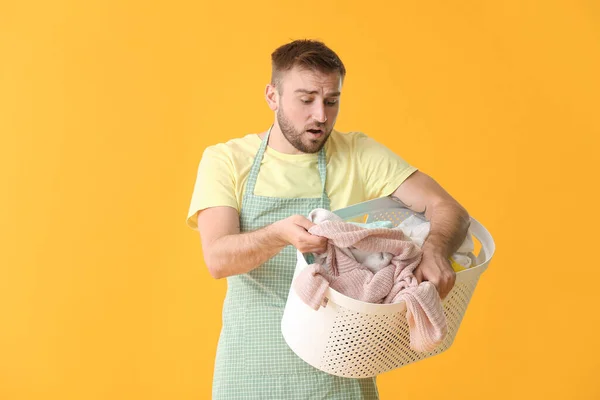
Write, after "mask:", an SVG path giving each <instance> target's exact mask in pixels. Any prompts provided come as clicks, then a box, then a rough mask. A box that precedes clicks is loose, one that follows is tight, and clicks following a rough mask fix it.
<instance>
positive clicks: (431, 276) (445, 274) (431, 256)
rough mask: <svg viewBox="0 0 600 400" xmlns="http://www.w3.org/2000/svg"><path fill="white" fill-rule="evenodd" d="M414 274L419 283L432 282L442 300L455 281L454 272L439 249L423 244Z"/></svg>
mask: <svg viewBox="0 0 600 400" xmlns="http://www.w3.org/2000/svg"><path fill="white" fill-rule="evenodd" d="M414 274H415V277H416V278H417V282H419V283H421V282H422V281H429V282H431V283H433V285H434V286H435V287H436V289H437V291H438V293H439V295H440V298H441V299H442V300H443V299H445V298H446V296H447V295H448V293H450V290H452V287H454V282H455V281H456V272H454V270H453V269H452V265H451V264H450V260H448V259H447V258H446V257H444V255H443V254H442V253H441V252H440V251H436V250H434V249H432V248H431V247H428V246H423V258H422V259H421V263H420V264H419V266H418V267H417V268H416V269H415V271H414Z"/></svg>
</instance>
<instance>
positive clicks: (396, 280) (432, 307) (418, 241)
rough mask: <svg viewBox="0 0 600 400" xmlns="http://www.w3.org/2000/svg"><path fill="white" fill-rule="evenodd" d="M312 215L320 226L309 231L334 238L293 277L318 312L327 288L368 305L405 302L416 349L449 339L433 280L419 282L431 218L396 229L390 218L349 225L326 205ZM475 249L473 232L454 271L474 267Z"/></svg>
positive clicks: (302, 295) (412, 220) (426, 348)
mask: <svg viewBox="0 0 600 400" xmlns="http://www.w3.org/2000/svg"><path fill="white" fill-rule="evenodd" d="M308 219H309V220H311V221H312V222H313V223H315V224H316V225H314V226H313V227H311V228H310V229H309V233H311V234H313V235H317V236H322V237H326V238H328V239H329V240H328V245H327V250H326V251H325V253H322V254H313V255H314V263H312V264H310V265H309V266H308V267H306V268H305V269H304V270H302V271H301V273H300V274H299V275H298V277H297V278H296V279H295V280H294V289H295V290H296V293H297V294H298V296H299V297H300V298H301V300H302V301H304V302H305V303H306V304H308V305H309V306H310V307H312V308H313V309H315V310H318V309H319V307H320V306H321V305H324V300H325V292H326V290H327V288H328V287H331V288H332V289H334V290H336V291H338V292H340V293H342V294H344V295H346V296H348V297H351V298H354V299H357V300H361V301H365V302H369V303H379V304H389V303H398V302H401V301H405V302H406V306H407V312H406V318H407V321H408V325H409V330H410V343H411V348H413V350H415V351H431V350H433V349H434V348H435V347H437V346H438V345H439V344H440V343H441V342H442V341H443V340H444V338H445V336H446V334H447V330H448V329H447V324H446V317H445V315H444V312H443V308H442V302H441V299H440V297H439V294H438V292H437V290H436V288H435V286H434V285H433V284H432V283H431V282H428V281H424V282H421V284H419V283H418V282H417V279H416V278H415V276H414V273H413V271H414V270H415V269H416V268H417V266H418V265H419V263H420V262H421V258H422V254H423V252H422V250H421V246H422V245H423V242H424V240H425V239H426V237H427V235H428V234H429V227H430V226H429V222H427V221H424V220H422V219H420V218H418V217H416V216H411V217H410V218H407V219H406V220H405V221H403V222H402V223H401V224H400V225H399V226H398V227H396V228H393V225H392V224H391V222H389V221H377V222H375V223H371V224H358V223H350V222H345V221H343V220H342V219H341V218H340V217H338V216H337V215H336V214H334V213H332V212H330V211H328V210H325V209H315V210H313V211H311V212H310V214H309V216H308ZM472 247H473V241H472V239H471V235H470V232H469V235H467V238H466V239H465V242H464V243H463V245H462V246H461V248H459V249H458V251H457V252H456V254H454V255H453V260H451V262H452V264H453V267H454V268H455V270H456V269H460V268H463V269H464V268H469V267H470V266H473V265H474V263H475V258H474V256H473V255H472V253H469V252H471V251H472Z"/></svg>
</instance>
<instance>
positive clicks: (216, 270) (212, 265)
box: [204, 254, 226, 279]
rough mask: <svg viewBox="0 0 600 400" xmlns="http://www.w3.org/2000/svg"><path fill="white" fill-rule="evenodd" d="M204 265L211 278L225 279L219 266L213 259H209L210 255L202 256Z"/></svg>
mask: <svg viewBox="0 0 600 400" xmlns="http://www.w3.org/2000/svg"><path fill="white" fill-rule="evenodd" d="M204 264H205V265H206V268H207V269H208V273H209V274H210V276H212V277H213V278H215V279H222V278H225V277H226V275H225V273H224V271H223V268H221V265H220V264H219V263H218V262H217V261H216V260H215V259H214V257H211V256H210V254H204Z"/></svg>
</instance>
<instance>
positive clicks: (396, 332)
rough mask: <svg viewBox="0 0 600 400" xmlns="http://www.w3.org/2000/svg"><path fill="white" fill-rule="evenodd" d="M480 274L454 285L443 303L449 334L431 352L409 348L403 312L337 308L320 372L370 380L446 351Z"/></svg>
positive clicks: (454, 335)
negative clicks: (376, 311) (388, 312)
mask: <svg viewBox="0 0 600 400" xmlns="http://www.w3.org/2000/svg"><path fill="white" fill-rule="evenodd" d="M478 280H479V275H477V276H476V277H475V278H473V279H470V280H467V281H463V282H460V283H457V284H456V285H455V286H454V288H453V290H452V292H451V293H450V294H449V295H448V297H447V298H446V300H445V301H444V303H443V306H444V314H445V315H446V320H447V323H448V335H447V336H446V338H445V339H444V341H443V343H442V344H440V345H439V346H438V347H437V348H436V349H435V350H434V351H432V352H427V353H418V352H416V351H414V350H412V349H411V348H410V332H409V327H408V323H407V321H406V316H405V313H394V314H383V315H374V314H367V313H361V312H357V311H353V310H349V309H346V308H343V307H339V312H338V314H337V316H336V320H335V322H334V324H333V328H332V329H331V331H330V333H329V340H328V341H327V344H326V346H325V350H324V353H323V357H322V359H321V365H320V367H319V369H321V370H323V371H325V372H328V373H330V374H333V375H338V376H343V377H347V378H367V377H373V376H376V375H378V374H381V373H383V372H387V371H390V370H393V369H396V368H399V367H402V366H404V365H408V364H410V363H413V362H415V361H419V360H422V359H424V358H427V357H431V356H434V355H437V354H440V353H441V352H443V351H445V350H446V349H448V348H449V347H450V345H451V344H452V342H453V341H454V339H455V337H456V334H457V332H458V328H459V326H460V323H461V321H462V319H463V317H464V314H465V312H466V309H467V306H468V304H469V300H470V299H471V296H472V294H473V291H474V290H475V286H476V285H477V281H478Z"/></svg>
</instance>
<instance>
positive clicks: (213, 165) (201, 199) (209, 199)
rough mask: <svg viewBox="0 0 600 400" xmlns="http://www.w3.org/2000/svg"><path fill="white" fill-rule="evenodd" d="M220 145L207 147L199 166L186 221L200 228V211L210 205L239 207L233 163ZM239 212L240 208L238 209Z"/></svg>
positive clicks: (191, 225) (192, 226)
mask: <svg viewBox="0 0 600 400" xmlns="http://www.w3.org/2000/svg"><path fill="white" fill-rule="evenodd" d="M219 147H220V146H219V145H216V146H210V147H207V148H206V149H205V150H204V153H203V154H202V159H201V160H200V164H199V166H198V173H197V176H196V182H195V184H194V191H193V193H192V200H191V203H190V208H189V211H188V216H187V220H186V223H187V225H188V226H189V227H190V228H192V229H194V230H197V229H198V219H197V214H198V211H200V210H204V209H206V208H209V207H217V206H230V207H233V208H235V209H236V210H237V209H238V202H237V198H236V193H235V179H234V174H233V165H232V163H231V159H230V158H229V157H228V156H227V153H226V152H224V151H223V150H222V149H219ZM238 212H239V210H238Z"/></svg>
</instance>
